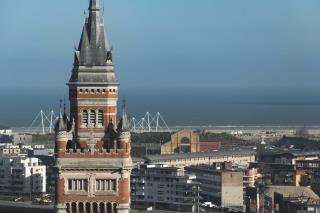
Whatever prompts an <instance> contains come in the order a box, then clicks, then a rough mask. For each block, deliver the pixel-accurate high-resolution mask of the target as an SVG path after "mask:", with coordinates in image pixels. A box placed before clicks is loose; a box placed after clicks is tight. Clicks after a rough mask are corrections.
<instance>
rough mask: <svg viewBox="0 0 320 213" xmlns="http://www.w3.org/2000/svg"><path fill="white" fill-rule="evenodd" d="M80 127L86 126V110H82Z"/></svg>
mask: <svg viewBox="0 0 320 213" xmlns="http://www.w3.org/2000/svg"><path fill="white" fill-rule="evenodd" d="M82 127H88V111H87V110H84V111H83V112H82Z"/></svg>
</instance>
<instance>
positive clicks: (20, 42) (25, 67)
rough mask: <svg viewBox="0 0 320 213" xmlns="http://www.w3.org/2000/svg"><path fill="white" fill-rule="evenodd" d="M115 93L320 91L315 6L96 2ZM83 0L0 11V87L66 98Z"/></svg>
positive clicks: (312, 0) (187, 0) (42, 1)
mask: <svg viewBox="0 0 320 213" xmlns="http://www.w3.org/2000/svg"><path fill="white" fill-rule="evenodd" d="M101 1H102V2H104V5H105V15H104V17H105V23H106V26H107V32H108V36H109V40H110V42H111V43H112V45H113V47H114V62H115V65H116V69H117V76H118V79H119V80H120V83H121V88H122V89H123V90H126V89H145V90H150V89H156V90H163V89H177V90H179V89H181V90H184V89H188V88H191V89H209V90H210V89H216V88H250V89H251V88H252V89H255V88H270V89H271V88H272V89H274V88H285V89H290V88H306V89H320V83H319V79H320V72H319V67H320V13H319V8H320V1H319V0H307V1H301V0H280V1H279V0H268V1H254V0H241V1H235V0H233V1H231V0H201V1H199V0H153V1H150V0H134V1H133V0H101ZM87 7H88V0H55V1H51V0H31V1H30V0H18V1H1V3H0V23H1V30H0V32H1V36H0V38H1V39H0V47H1V48H0V72H1V77H0V88H1V89H2V90H8V88H9V87H10V88H12V87H14V88H19V89H21V88H22V89H33V88H43V89H51V90H52V89H59V90H63V89H64V90H66V87H65V82H66V81H67V80H68V78H69V76H70V71H71V68H72V62H73V49H74V45H75V44H78V42H79V38H80V33H81V29H82V25H83V22H84V15H83V11H84V10H86V9H87Z"/></svg>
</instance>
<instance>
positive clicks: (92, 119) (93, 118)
mask: <svg viewBox="0 0 320 213" xmlns="http://www.w3.org/2000/svg"><path fill="white" fill-rule="evenodd" d="M90 124H92V125H93V126H95V124H96V112H95V111H93V110H91V111H90Z"/></svg>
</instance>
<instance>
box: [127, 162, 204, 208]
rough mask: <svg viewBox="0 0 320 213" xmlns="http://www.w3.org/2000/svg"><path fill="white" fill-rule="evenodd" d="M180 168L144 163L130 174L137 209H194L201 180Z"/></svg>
mask: <svg viewBox="0 0 320 213" xmlns="http://www.w3.org/2000/svg"><path fill="white" fill-rule="evenodd" d="M195 179H196V177H195V176H194V175H186V174H185V173H184V170H183V169H181V168H174V167H166V166H165V165H161V164H158V165H157V164H152V165H141V166H140V168H137V169H134V170H133V172H132V175H131V201H132V206H133V207H134V208H135V209H147V208H149V209H150V208H152V209H157V210H177V211H181V212H195V211H196V210H197V208H198V201H199V200H198V198H199V196H198V193H199V183H197V182H195Z"/></svg>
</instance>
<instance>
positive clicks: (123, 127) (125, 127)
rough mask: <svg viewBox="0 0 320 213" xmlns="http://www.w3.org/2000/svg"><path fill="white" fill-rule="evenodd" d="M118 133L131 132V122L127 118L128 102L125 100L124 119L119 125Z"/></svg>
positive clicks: (123, 107)
mask: <svg viewBox="0 0 320 213" xmlns="http://www.w3.org/2000/svg"><path fill="white" fill-rule="evenodd" d="M117 130H118V132H127V131H130V129H129V121H128V116H127V111H126V101H125V100H123V105H122V117H121V120H120V122H119V124H118V129H117Z"/></svg>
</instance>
